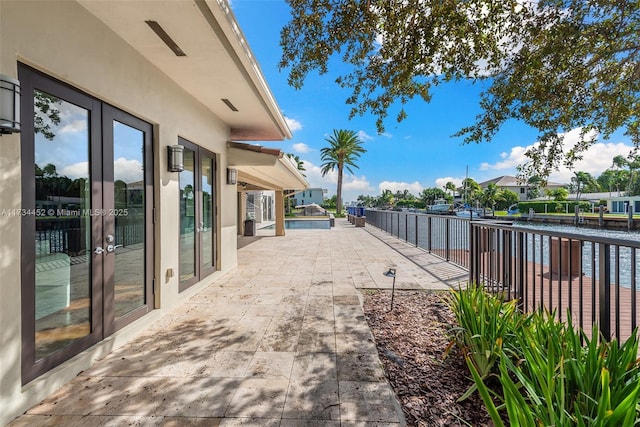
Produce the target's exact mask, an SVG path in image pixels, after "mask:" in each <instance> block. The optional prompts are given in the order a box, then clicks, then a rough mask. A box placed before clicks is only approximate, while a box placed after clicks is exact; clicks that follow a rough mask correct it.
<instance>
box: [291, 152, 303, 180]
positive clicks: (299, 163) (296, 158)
mask: <svg viewBox="0 0 640 427" xmlns="http://www.w3.org/2000/svg"><path fill="white" fill-rule="evenodd" d="M287 157H289V158H290V159H291V160H293V161H294V162H295V163H296V167H297V168H298V170H299V171H300V175H302V176H304V177H305V178H306V175H305V174H303V173H302V172H305V171H306V169H305V168H304V160H300V156H294V155H293V154H291V153H287Z"/></svg>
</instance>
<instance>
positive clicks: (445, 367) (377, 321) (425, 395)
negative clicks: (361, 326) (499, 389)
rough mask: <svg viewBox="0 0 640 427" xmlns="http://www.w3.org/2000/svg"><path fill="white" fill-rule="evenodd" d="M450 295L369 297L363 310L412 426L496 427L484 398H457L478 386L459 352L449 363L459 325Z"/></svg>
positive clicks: (384, 294) (372, 294)
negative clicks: (452, 337) (451, 335)
mask: <svg viewBox="0 0 640 427" xmlns="http://www.w3.org/2000/svg"><path fill="white" fill-rule="evenodd" d="M444 295H446V294H445V293H433V292H396V294H395V298H394V309H393V311H392V312H389V309H390V302H391V293H390V292H388V291H365V292H364V297H365V298H364V299H365V302H364V310H365V315H366V318H367V321H368V323H369V327H370V328H371V330H372V331H373V334H374V336H375V339H376V346H377V348H378V354H379V355H380V360H381V361H382V363H383V365H384V368H385V372H386V375H387V378H388V380H389V382H390V384H391V386H392V387H393V389H394V390H395V393H396V395H397V396H398V400H399V401H400V404H401V405H402V408H403V410H404V415H405V418H406V421H407V425H408V426H419V427H423V426H492V425H493V423H492V422H491V421H490V418H489V416H488V415H487V412H486V410H485V407H484V404H483V403H482V400H481V398H480V396H479V395H478V394H477V393H474V394H473V395H472V396H471V397H469V398H468V399H466V400H465V401H463V402H458V398H459V397H460V396H462V395H463V394H464V392H465V391H466V390H467V389H468V388H469V387H470V386H471V384H472V383H473V381H472V380H471V379H470V374H469V372H468V370H467V366H466V364H465V362H464V359H463V358H462V356H461V354H460V352H459V351H458V350H457V349H456V348H453V349H452V350H451V351H450V352H449V354H448V355H447V356H446V357H445V354H444V353H445V350H446V348H447V345H448V344H449V341H450V338H449V335H448V331H450V330H451V328H453V327H454V326H455V324H456V321H455V317H454V315H453V313H451V311H450V310H449V308H448V307H447V305H446V304H445V303H444V302H443V301H442V297H443V296H444Z"/></svg>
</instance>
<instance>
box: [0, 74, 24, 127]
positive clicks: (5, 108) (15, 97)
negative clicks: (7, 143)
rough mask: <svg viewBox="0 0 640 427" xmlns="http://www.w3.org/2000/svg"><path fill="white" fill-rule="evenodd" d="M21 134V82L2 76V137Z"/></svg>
mask: <svg viewBox="0 0 640 427" xmlns="http://www.w3.org/2000/svg"><path fill="white" fill-rule="evenodd" d="M14 132H20V81H19V80H16V79H12V78H11V77H9V76H5V75H4V74H0V135H2V134H11V133H14Z"/></svg>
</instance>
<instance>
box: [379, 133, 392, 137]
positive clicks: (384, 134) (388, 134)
mask: <svg viewBox="0 0 640 427" xmlns="http://www.w3.org/2000/svg"><path fill="white" fill-rule="evenodd" d="M378 135H380V136H384V137H385V138H393V135H391V134H390V133H389V132H382V133H379V134H378Z"/></svg>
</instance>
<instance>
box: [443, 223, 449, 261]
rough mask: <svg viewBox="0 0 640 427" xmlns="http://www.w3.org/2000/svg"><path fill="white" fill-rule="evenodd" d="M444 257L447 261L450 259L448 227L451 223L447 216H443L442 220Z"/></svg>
mask: <svg viewBox="0 0 640 427" xmlns="http://www.w3.org/2000/svg"><path fill="white" fill-rule="evenodd" d="M444 221H445V222H444V224H445V226H444V233H445V235H444V258H445V259H446V260H447V261H449V260H450V259H451V256H450V254H449V248H450V247H451V243H450V242H449V234H450V233H449V227H450V224H451V221H450V220H449V218H445V220H444Z"/></svg>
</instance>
